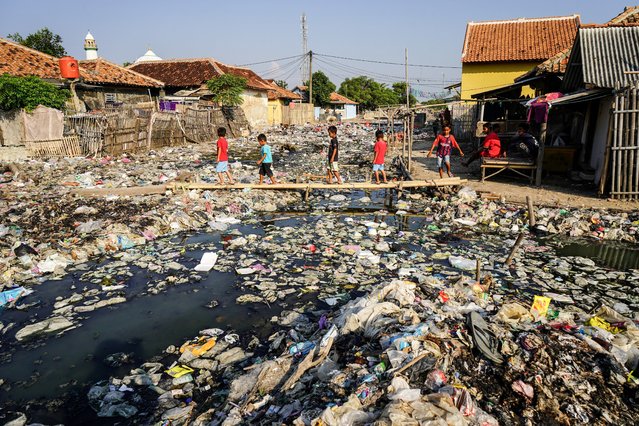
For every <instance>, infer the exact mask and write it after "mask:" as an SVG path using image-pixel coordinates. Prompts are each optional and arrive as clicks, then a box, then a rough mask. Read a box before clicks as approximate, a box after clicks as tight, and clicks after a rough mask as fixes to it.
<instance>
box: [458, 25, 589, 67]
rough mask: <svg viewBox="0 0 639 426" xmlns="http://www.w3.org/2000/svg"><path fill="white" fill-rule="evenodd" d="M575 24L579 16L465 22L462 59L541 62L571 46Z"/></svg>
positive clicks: (576, 26) (464, 60) (472, 60)
mask: <svg viewBox="0 0 639 426" xmlns="http://www.w3.org/2000/svg"><path fill="white" fill-rule="evenodd" d="M579 25H580V19H579V15H572V16H560V17H549V18H534V19H526V18H520V19H514V20H509V21H491V22H469V23H468V26H467V27H466V37H465V39H464V48H463V51H462V62H463V63H477V62H513V61H545V60H546V59H548V58H550V57H552V56H553V55H555V54H557V52H560V51H562V50H563V49H567V48H570V47H571V46H572V43H573V41H574V39H575V35H576V34H577V28H578V27H579Z"/></svg>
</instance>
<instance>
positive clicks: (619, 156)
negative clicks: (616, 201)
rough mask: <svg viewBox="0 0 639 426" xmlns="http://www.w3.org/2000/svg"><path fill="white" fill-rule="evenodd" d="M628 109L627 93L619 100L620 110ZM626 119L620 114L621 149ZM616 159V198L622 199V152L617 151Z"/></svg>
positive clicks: (619, 134) (618, 139)
mask: <svg viewBox="0 0 639 426" xmlns="http://www.w3.org/2000/svg"><path fill="white" fill-rule="evenodd" d="M625 109H626V97H625V93H624V94H622V96H621V97H620V99H619V110H620V111H623V110H625ZM624 118H625V114H624V113H620V114H619V129H618V131H617V133H618V138H617V148H621V147H623V136H624V129H625V123H624ZM616 157H617V189H616V191H615V192H616V193H617V194H616V195H615V197H614V198H621V195H620V194H619V193H620V192H621V191H623V174H622V172H623V163H622V161H623V156H622V154H621V150H620V149H617V150H616Z"/></svg>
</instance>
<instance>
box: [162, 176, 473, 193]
mask: <svg viewBox="0 0 639 426" xmlns="http://www.w3.org/2000/svg"><path fill="white" fill-rule="evenodd" d="M465 182H467V180H466V179H460V178H458V177H452V178H445V179H432V180H411V181H399V182H389V183H380V184H376V183H370V182H354V183H342V184H339V185H338V184H327V183H278V184H275V185H267V184H262V185H260V184H253V183H236V184H234V185H219V184H214V183H188V182H184V183H182V182H171V183H168V184H167V185H166V186H167V188H168V189H220V190H222V189H223V190H231V189H266V190H306V189H307V188H310V189H329V190H331V189H332V190H353V189H388V188H390V189H398V190H400V191H403V190H405V189H407V188H431V187H442V186H458V185H461V184H462V183H465Z"/></svg>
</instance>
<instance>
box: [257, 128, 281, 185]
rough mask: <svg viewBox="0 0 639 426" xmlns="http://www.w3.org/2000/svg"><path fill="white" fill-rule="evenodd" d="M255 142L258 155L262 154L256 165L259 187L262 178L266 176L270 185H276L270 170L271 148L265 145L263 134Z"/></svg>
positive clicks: (262, 180)
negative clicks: (258, 149) (257, 145)
mask: <svg viewBox="0 0 639 426" xmlns="http://www.w3.org/2000/svg"><path fill="white" fill-rule="evenodd" d="M257 141H258V142H259V144H260V146H261V148H260V154H262V158H260V161H258V162H257V164H258V165H259V166H260V185H261V184H262V183H263V182H264V176H268V177H269V178H270V179H271V183H272V184H276V183H277V182H276V181H275V176H273V170H271V165H272V164H273V155H272V153H271V147H270V146H268V145H267V144H266V135H265V134H264V133H260V134H259V135H258V136H257Z"/></svg>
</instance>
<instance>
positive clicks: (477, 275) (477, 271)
mask: <svg viewBox="0 0 639 426" xmlns="http://www.w3.org/2000/svg"><path fill="white" fill-rule="evenodd" d="M476 262H477V266H476V268H475V281H477V282H480V280H481V263H480V262H479V256H478V257H477V259H476Z"/></svg>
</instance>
